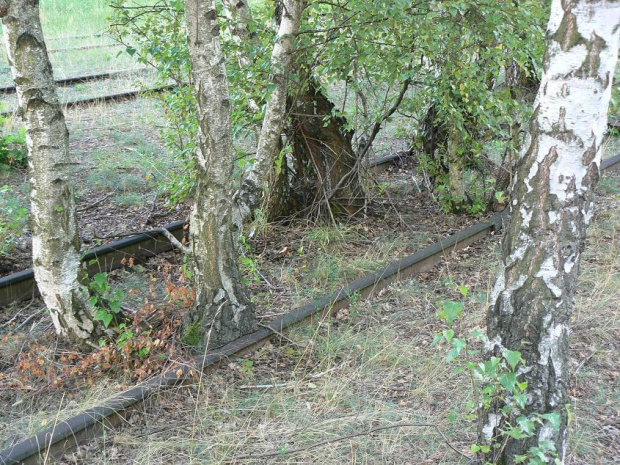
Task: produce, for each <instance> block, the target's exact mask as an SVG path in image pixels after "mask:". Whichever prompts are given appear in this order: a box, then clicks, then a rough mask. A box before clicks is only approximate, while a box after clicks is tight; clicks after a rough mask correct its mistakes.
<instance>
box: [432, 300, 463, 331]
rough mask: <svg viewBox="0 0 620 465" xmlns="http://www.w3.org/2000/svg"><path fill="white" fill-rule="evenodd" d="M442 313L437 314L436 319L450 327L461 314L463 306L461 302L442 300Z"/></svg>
mask: <svg viewBox="0 0 620 465" xmlns="http://www.w3.org/2000/svg"><path fill="white" fill-rule="evenodd" d="M442 307H443V311H442V312H441V313H439V315H438V317H439V318H441V319H442V320H446V323H448V325H452V323H453V322H454V320H456V319H457V318H458V317H459V316H460V315H461V313H462V312H463V304H462V303H461V302H454V301H452V300H444V301H443V302H442Z"/></svg>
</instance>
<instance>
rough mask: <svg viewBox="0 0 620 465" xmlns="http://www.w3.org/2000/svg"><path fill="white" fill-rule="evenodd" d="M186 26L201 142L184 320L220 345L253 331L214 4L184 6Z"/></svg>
mask: <svg viewBox="0 0 620 465" xmlns="http://www.w3.org/2000/svg"><path fill="white" fill-rule="evenodd" d="M185 15H186V20H187V30H188V42H189V52H190V59H191V61H192V74H193V78H194V83H195V86H196V97H197V98H196V100H197V115H198V126H199V141H198V147H197V150H196V167H197V186H196V197H195V203H194V207H193V210H192V215H191V220H190V221H191V225H192V227H191V229H190V238H191V247H192V250H193V257H194V261H195V266H194V271H195V273H194V278H195V285H196V305H195V307H194V308H193V309H192V310H191V311H190V312H189V313H188V316H187V318H186V321H185V328H184V338H185V340H186V342H188V343H190V344H199V345H203V346H205V347H208V348H214V347H220V346H222V345H224V344H226V343H227V342H230V341H231V340H233V339H236V338H238V337H240V336H242V335H244V334H247V333H249V332H251V331H253V330H254V329H255V319H254V310H253V307H252V305H251V304H250V301H249V299H248V297H247V295H246V291H245V289H244V288H243V285H242V284H241V280H240V277H239V270H238V267H237V254H236V249H235V247H234V237H233V223H232V212H233V200H232V197H233V180H232V175H233V168H234V158H233V153H232V137H231V128H230V111H231V108H230V99H229V96H228V79H227V77H226V67H225V62H224V57H223V55H222V52H221V50H220V40H219V35H220V29H219V25H218V22H217V11H216V6H215V1H214V0H187V1H186V11H185Z"/></svg>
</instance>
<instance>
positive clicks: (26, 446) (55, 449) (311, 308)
mask: <svg viewBox="0 0 620 465" xmlns="http://www.w3.org/2000/svg"><path fill="white" fill-rule="evenodd" d="M396 158H398V157H397V156H395V157H393V158H392V159H391V160H389V159H382V161H381V163H379V164H378V166H379V167H381V166H382V165H384V164H386V163H391V162H393V161H394V159H396ZM618 166H620V155H617V156H615V157H613V158H610V159H608V160H605V161H604V162H603V163H602V165H601V168H602V169H604V170H607V169H611V168H617V167H618ZM505 219H506V212H501V213H496V214H495V215H493V216H492V217H490V218H489V219H487V220H484V221H481V222H479V223H476V224H474V225H473V226H469V227H467V228H465V229H463V230H461V231H459V232H457V233H455V234H453V235H451V236H449V237H447V238H445V239H442V240H440V241H438V242H436V243H434V244H432V245H430V246H428V247H425V248H424V249H422V250H420V251H418V252H416V253H415V254H413V255H410V256H408V257H405V258H403V259H401V260H398V261H395V262H393V263H391V264H389V265H388V266H386V267H385V268H383V269H381V270H379V271H376V272H373V273H370V274H368V275H366V276H364V277H362V278H360V279H358V280H356V281H354V282H352V283H351V284H349V285H346V286H344V287H342V288H340V289H339V290H337V291H335V292H333V293H330V294H327V295H324V296H323V297H320V298H318V299H315V300H314V301H312V302H309V303H307V304H305V305H303V306H302V307H299V308H297V309H296V310H294V311H292V312H291V313H288V314H286V315H283V316H281V317H279V318H276V319H275V320H272V321H271V322H270V323H269V324H268V325H265V326H263V327H261V328H260V329H259V330H258V331H256V332H254V333H251V334H249V335H247V336H244V337H242V338H239V339H237V340H236V341H233V342H231V343H230V344H227V345H226V346H224V347H222V348H220V349H218V350H217V351H212V352H209V353H207V354H206V355H204V356H198V357H195V358H194V365H193V366H184V367H182V368H180V369H179V370H176V371H171V372H166V373H164V374H162V375H160V376H158V377H156V378H153V379H151V380H149V381H147V382H145V383H142V384H140V385H138V386H136V387H134V388H133V389H130V390H128V391H125V392H122V393H120V394H117V395H115V396H113V397H111V398H109V399H107V400H106V401H105V402H104V403H102V404H101V405H100V406H97V407H94V408H91V409H88V410H86V411H85V412H83V413H81V414H79V415H77V416H74V417H72V418H69V419H68V420H66V421H62V422H58V423H57V424H55V425H54V426H53V427H50V428H48V429H46V430H44V431H42V432H40V433H39V434H37V435H36V436H33V437H30V438H28V439H26V440H24V441H22V442H20V443H18V444H15V445H14V446H12V447H10V448H9V449H6V450H4V451H2V452H0V464H16V463H26V464H30V463H39V462H40V461H41V460H42V458H43V457H45V458H46V459H50V458H56V459H58V458H60V457H61V456H62V455H63V454H64V453H66V451H68V450H70V449H71V448H73V447H75V446H76V445H78V444H80V443H81V442H83V441H85V440H88V439H91V438H94V437H98V436H100V435H102V434H103V433H104V431H105V430H106V429H108V428H112V427H114V426H116V425H118V424H119V423H121V422H122V420H123V418H125V417H126V416H127V415H128V414H130V412H131V410H132V409H133V408H135V407H136V406H138V405H140V404H141V403H142V401H144V400H145V399H147V398H148V397H150V396H152V395H153V394H156V393H158V392H162V391H165V390H166V389H169V388H171V387H173V386H178V385H180V384H182V383H184V382H185V381H187V380H189V379H190V376H191V371H192V370H193V369H196V367H200V368H202V369H203V370H204V369H208V368H211V367H214V366H216V365H217V364H218V363H219V362H221V361H223V360H226V359H229V358H231V357H233V356H235V355H241V354H243V353H245V352H247V351H249V350H251V349H253V348H255V347H257V346H259V345H261V344H263V343H265V342H266V341H267V340H269V339H270V338H271V337H272V336H273V335H274V334H281V333H282V332H283V331H284V330H286V329H287V328H290V327H292V326H294V325H297V324H299V323H301V322H303V321H305V320H308V319H312V318H314V317H315V316H319V315H323V314H326V313H332V312H336V311H338V310H340V309H341V308H344V307H346V306H347V305H348V304H349V303H350V301H349V299H350V298H351V297H352V296H355V298H356V299H357V298H359V297H362V298H366V297H368V296H371V295H373V294H375V293H376V292H378V291H379V290H381V289H383V288H385V287H386V286H388V285H389V284H391V283H393V282H395V281H398V280H401V279H403V278H405V277H409V276H413V275H415V274H418V273H421V272H423V271H426V270H429V269H430V268H432V267H433V266H434V265H435V264H437V263H438V262H439V261H440V260H441V258H442V257H443V256H444V255H445V254H448V253H451V252H453V251H458V250H461V249H463V248H465V247H467V246H469V245H470V244H473V243H475V242H476V241H478V240H480V239H482V238H484V237H486V236H488V235H489V234H491V233H493V232H495V231H498V230H500V229H501V228H502V226H503V222H504V220H505ZM181 228H182V225H181ZM175 231H176V230H175ZM143 234H144V233H143ZM151 235H153V234H151ZM131 239H132V238H128V239H126V240H131ZM143 239H145V238H143ZM152 239H153V238H152V237H151V238H150V240H152ZM161 239H162V241H163V238H161ZM134 240H135V241H136V242H135V243H134V244H133V245H134V246H135V245H136V243H139V241H140V240H142V239H138V238H135V239H134ZM122 242H123V241H119V242H118V243H115V244H116V245H113V244H108V246H104V247H108V248H109V249H111V250H110V253H121V252H122V247H121V245H120V244H119V243H122ZM114 249H117V250H114ZM112 250H113V252H112ZM91 253H92V252H91ZM100 256H105V254H101V255H100ZM358 296H359V297H358Z"/></svg>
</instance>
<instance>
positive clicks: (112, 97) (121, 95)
mask: <svg viewBox="0 0 620 465" xmlns="http://www.w3.org/2000/svg"><path fill="white" fill-rule="evenodd" d="M175 88H177V86H176V84H170V85H167V86H158V87H148V88H146V89H136V90H129V91H126V92H118V93H115V94H108V95H100V96H97V97H85V98H80V99H75V100H69V101H68V102H62V105H63V106H64V107H65V108H75V107H79V106H83V105H90V104H101V103H103V102H112V101H114V102H116V101H121V100H129V99H133V98H137V97H138V96H139V95H140V94H145V93H151V92H152V93H159V92H166V91H168V90H172V89H175ZM15 111H16V110H10V111H4V112H2V113H0V116H2V117H8V116H11V115H12V114H13V113H15Z"/></svg>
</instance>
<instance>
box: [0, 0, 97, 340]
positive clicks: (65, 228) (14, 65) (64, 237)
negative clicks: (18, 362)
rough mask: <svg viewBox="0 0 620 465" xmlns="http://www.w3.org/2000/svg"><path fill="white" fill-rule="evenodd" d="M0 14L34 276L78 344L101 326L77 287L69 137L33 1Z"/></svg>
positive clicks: (58, 323) (13, 0) (15, 1)
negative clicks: (20, 135) (23, 157)
mask: <svg viewBox="0 0 620 465" xmlns="http://www.w3.org/2000/svg"><path fill="white" fill-rule="evenodd" d="M0 17H2V26H3V30H4V42H5V45H6V49H7V54H8V57H9V62H10V65H11V72H12V74H13V79H14V80H15V86H16V88H17V97H18V102H19V108H20V112H21V116H22V118H23V120H24V123H25V125H26V143H27V147H28V167H29V178H30V188H31V191H30V197H31V213H32V226H33V240H32V255H33V266H34V273H35V279H36V282H37V286H38V288H39V291H40V292H41V295H42V296H43V299H44V301H45V304H46V306H47V307H48V309H49V311H50V315H51V317H52V321H53V322H54V327H55V328H56V332H57V333H58V334H59V335H60V336H61V337H63V338H67V339H69V340H71V341H73V342H74V343H78V344H81V345H83V344H84V343H86V341H91V340H92V339H93V338H95V337H96V336H97V335H98V333H99V329H100V328H99V327H98V325H97V324H96V323H95V321H94V320H93V313H92V308H91V307H90V306H89V304H88V297H89V296H88V292H87V290H86V289H85V288H84V286H82V285H81V283H80V278H81V276H80V275H81V273H80V257H81V254H80V238H79V235H78V228H77V220H76V214H75V200H74V198H73V186H72V185H71V182H70V179H71V173H70V171H69V169H70V167H71V161H70V158H69V134H68V131H67V126H66V124H65V118H64V115H63V113H62V110H61V107H60V103H59V101H58V96H57V95H56V85H55V83H54V78H53V75H52V67H51V64H50V62H49V59H48V55H47V49H46V46H45V41H44V38H43V32H42V30H41V23H40V20H39V2H38V0H9V1H0ZM91 342H92V341H91Z"/></svg>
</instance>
